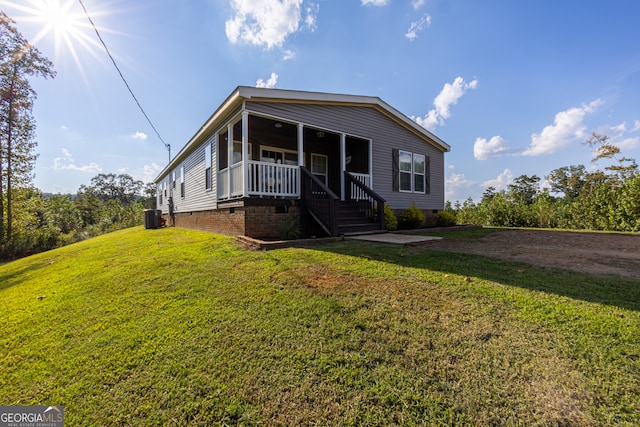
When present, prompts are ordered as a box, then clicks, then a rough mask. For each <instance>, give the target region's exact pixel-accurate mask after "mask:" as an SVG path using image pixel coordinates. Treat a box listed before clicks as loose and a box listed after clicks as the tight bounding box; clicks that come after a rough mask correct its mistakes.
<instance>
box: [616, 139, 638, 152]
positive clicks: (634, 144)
mask: <svg viewBox="0 0 640 427" xmlns="http://www.w3.org/2000/svg"><path fill="white" fill-rule="evenodd" d="M615 145H616V146H617V147H618V148H620V150H635V149H636V148H640V137H637V136H636V137H635V138H624V139H623V140H621V141H616V142H615Z"/></svg>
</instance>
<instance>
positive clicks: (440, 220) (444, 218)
mask: <svg viewBox="0 0 640 427" xmlns="http://www.w3.org/2000/svg"><path fill="white" fill-rule="evenodd" d="M433 220H434V221H435V223H436V226H437V227H451V226H452V225H456V216H455V215H454V213H453V212H449V211H441V212H438V213H437V214H435V215H434V217H433Z"/></svg>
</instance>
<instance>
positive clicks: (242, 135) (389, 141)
mask: <svg viewBox="0 0 640 427" xmlns="http://www.w3.org/2000/svg"><path fill="white" fill-rule="evenodd" d="M449 149H450V147H449V145H447V144H446V143H445V142H444V141H442V140H441V139H439V138H438V137H437V136H435V135H434V134H432V133H431V132H429V131H428V130H426V129H424V128H423V127H421V126H420V125H418V124H417V123H416V122H414V121H413V120H411V119H409V118H408V117H407V116H405V115H403V114H402V113H400V112H399V111H398V110H396V109H395V108H393V107H391V106H390V105H389V104H387V103H386V102H384V101H382V100H381V99H380V98H378V97H372V96H356V95H342V94H333V93H321V92H304V91H292V90H281V89H267V88H254V87H244V86H240V87H237V88H236V89H235V90H234V91H233V92H232V93H231V95H229V97H228V98H227V99H226V100H225V101H224V102H223V103H222V105H220V107H218V109H217V110H216V111H215V112H214V113H213V115H212V116H211V117H209V119H208V120H207V121H206V122H205V123H204V124H203V125H202V127H201V128H200V129H199V130H198V131H197V132H196V133H195V135H193V137H192V138H191V139H190V140H189V141H188V142H187V144H186V145H185V146H184V147H183V148H182V149H181V150H180V152H179V153H178V154H177V155H176V156H175V157H174V158H173V159H172V160H171V161H170V163H169V164H168V165H167V167H166V168H165V169H164V170H163V171H162V172H161V173H160V174H159V175H158V177H157V178H156V179H155V184H156V185H157V207H158V209H161V210H162V215H163V217H165V218H166V219H167V221H168V223H171V224H173V225H175V226H177V227H186V228H194V229H201V230H208V231H212V232H216V233H222V234H228V235H246V236H250V237H256V238H278V237H280V236H281V235H282V234H283V233H284V232H285V231H286V230H291V229H292V228H298V226H300V227H302V229H303V231H306V233H307V234H313V235H322V234H325V235H341V234H345V233H355V232H363V231H373V230H380V229H383V228H384V224H383V215H378V214H377V212H378V209H382V206H383V203H387V204H388V205H389V206H390V207H391V208H392V209H393V210H394V211H395V212H396V213H399V212H401V211H403V210H404V209H407V208H409V207H410V206H411V205H412V204H415V206H417V207H418V208H419V209H421V210H423V211H424V212H425V216H426V217H427V219H429V218H432V217H433V214H435V213H437V212H438V211H440V210H442V209H444V153H445V152H447V151H449Z"/></svg>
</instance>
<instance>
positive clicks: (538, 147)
mask: <svg viewBox="0 0 640 427" xmlns="http://www.w3.org/2000/svg"><path fill="white" fill-rule="evenodd" d="M602 103H603V101H602V100H600V99H596V100H595V101H593V102H591V103H589V104H587V105H583V106H582V107H579V108H577V107H574V108H569V109H568V110H565V111H561V112H559V113H558V114H556V117H555V119H554V121H553V124H552V125H549V126H546V127H545V128H544V129H542V132H540V133H534V134H532V135H531V144H530V145H529V148H527V149H526V150H525V151H524V152H523V153H522V155H524V156H539V155H541V154H550V153H553V152H555V151H556V150H558V149H559V148H562V147H565V146H567V145H569V144H570V143H571V142H572V141H574V140H575V139H577V138H583V137H584V136H585V126H584V124H583V120H584V117H585V116H586V115H587V114H589V113H591V112H593V111H594V110H595V109H596V108H597V107H598V106H599V105H601V104H602Z"/></svg>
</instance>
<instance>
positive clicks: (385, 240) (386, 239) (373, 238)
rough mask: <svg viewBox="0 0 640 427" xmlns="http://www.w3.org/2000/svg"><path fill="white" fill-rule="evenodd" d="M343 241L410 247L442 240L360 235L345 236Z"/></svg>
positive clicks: (430, 237) (384, 234)
mask: <svg viewBox="0 0 640 427" xmlns="http://www.w3.org/2000/svg"><path fill="white" fill-rule="evenodd" d="M344 239H345V240H362V241H366V242H379V243H391V244H394V245H410V244H412V243H420V242H427V241H429V240H442V237H434V236H416V235H413V234H394V233H381V234H361V235H359V236H345V237H344Z"/></svg>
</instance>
